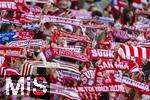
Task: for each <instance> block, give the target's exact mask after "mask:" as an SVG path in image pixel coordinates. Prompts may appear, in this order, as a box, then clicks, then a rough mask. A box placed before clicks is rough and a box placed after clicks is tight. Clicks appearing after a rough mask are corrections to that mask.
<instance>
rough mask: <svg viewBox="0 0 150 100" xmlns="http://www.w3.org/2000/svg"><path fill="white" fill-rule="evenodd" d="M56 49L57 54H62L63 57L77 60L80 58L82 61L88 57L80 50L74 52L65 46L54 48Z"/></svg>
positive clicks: (85, 60)
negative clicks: (79, 51)
mask: <svg viewBox="0 0 150 100" xmlns="http://www.w3.org/2000/svg"><path fill="white" fill-rule="evenodd" d="M54 49H55V54H56V55H59V56H62V57H67V58H71V59H75V60H79V61H82V62H87V61H88V58H87V56H86V55H85V54H81V53H78V52H74V50H68V49H64V48H54Z"/></svg>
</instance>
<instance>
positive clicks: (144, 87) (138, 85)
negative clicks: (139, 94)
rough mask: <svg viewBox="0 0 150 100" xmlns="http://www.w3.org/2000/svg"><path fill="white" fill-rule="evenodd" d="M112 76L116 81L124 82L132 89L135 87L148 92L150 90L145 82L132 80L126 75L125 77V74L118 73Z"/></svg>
mask: <svg viewBox="0 0 150 100" xmlns="http://www.w3.org/2000/svg"><path fill="white" fill-rule="evenodd" d="M114 78H115V81H116V82H118V83H124V84H126V85H128V86H129V87H131V88H133V89H135V88H137V89H138V90H139V89H140V90H144V91H146V92H148V93H149V92H150V87H149V85H147V84H144V83H141V82H138V81H135V80H132V79H130V78H128V77H125V76H122V75H119V74H116V75H114Z"/></svg>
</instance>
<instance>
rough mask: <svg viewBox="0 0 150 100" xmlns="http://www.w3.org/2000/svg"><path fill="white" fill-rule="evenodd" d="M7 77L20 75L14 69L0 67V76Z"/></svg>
mask: <svg viewBox="0 0 150 100" xmlns="http://www.w3.org/2000/svg"><path fill="white" fill-rule="evenodd" d="M7 75H20V74H19V73H18V72H17V71H16V70H15V69H12V68H6V67H0V76H3V77H6V76H7Z"/></svg>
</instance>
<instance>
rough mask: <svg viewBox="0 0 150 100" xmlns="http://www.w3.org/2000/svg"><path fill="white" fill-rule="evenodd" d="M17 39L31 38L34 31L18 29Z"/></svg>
mask: <svg viewBox="0 0 150 100" xmlns="http://www.w3.org/2000/svg"><path fill="white" fill-rule="evenodd" d="M17 34H18V40H31V39H33V37H34V35H35V33H34V32H29V31H18V32H17Z"/></svg>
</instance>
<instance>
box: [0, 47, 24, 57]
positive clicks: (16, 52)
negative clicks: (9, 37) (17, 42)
mask: <svg viewBox="0 0 150 100" xmlns="http://www.w3.org/2000/svg"><path fill="white" fill-rule="evenodd" d="M0 54H2V55H5V56H9V57H26V56H25V53H24V50H23V48H19V47H7V46H0Z"/></svg>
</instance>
